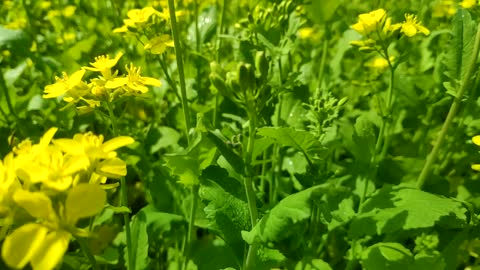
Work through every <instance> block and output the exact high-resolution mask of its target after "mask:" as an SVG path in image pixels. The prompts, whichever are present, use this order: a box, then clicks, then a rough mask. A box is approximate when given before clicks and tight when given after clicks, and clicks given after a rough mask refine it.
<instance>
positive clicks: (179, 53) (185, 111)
mask: <svg viewBox="0 0 480 270" xmlns="http://www.w3.org/2000/svg"><path fill="white" fill-rule="evenodd" d="M168 9H169V11H170V21H171V26H172V36H173V43H174V44H175V55H176V57H177V68H178V76H179V78H180V91H181V95H182V107H183V115H184V117H185V127H186V136H187V141H188V142H190V136H189V135H188V134H189V132H190V129H191V128H192V124H191V121H190V111H189V107H188V100H187V88H186V86H185V71H184V67H183V56H182V53H183V50H182V46H181V44H180V33H179V31H178V24H177V17H176V15H175V3H174V0H168Z"/></svg>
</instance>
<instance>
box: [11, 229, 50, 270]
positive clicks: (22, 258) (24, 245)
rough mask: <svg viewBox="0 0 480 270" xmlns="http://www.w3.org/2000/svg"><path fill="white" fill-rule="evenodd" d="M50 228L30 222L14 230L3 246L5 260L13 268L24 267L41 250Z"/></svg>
mask: <svg viewBox="0 0 480 270" xmlns="http://www.w3.org/2000/svg"><path fill="white" fill-rule="evenodd" d="M47 232H48V229H47V228H46V227H44V226H42V225H40V224H34V223H29V224H25V225H23V226H22V227H20V228H18V229H16V230H15V231H13V232H12V233H11V234H10V235H8V236H7V237H6V238H5V241H4V242H3V246H2V258H3V261H4V262H5V263H6V264H7V265H8V266H10V267H11V268H23V267H25V265H26V264H27V263H28V262H29V261H30V259H31V258H32V257H33V256H34V255H35V254H36V253H37V252H38V251H39V248H40V247H41V245H42V243H43V242H44V240H45V236H46V235H47Z"/></svg>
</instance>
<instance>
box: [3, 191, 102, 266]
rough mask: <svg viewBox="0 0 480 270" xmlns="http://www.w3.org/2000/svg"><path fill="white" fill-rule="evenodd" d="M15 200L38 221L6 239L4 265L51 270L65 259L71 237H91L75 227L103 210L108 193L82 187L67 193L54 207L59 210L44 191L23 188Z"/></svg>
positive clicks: (22, 227)
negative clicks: (29, 266)
mask: <svg viewBox="0 0 480 270" xmlns="http://www.w3.org/2000/svg"><path fill="white" fill-rule="evenodd" d="M13 200H14V201H15V203H16V204H17V205H18V206H19V207H21V208H23V209H24V210H25V211H27V212H28V214H30V215H31V216H32V217H33V218H35V219H37V220H38V222H35V223H27V224H25V225H22V226H21V227H19V228H17V229H16V230H14V231H13V232H12V233H11V234H9V235H8V236H7V237H6V238H5V241H4V242H3V246H2V258H3V260H4V262H5V263H6V264H7V265H8V266H9V267H12V268H24V267H25V266H26V265H27V264H28V263H30V265H31V266H32V268H33V270H51V269H54V268H55V267H56V266H57V265H58V264H59V263H60V261H61V260H62V258H63V255H64V254H65V252H66V251H67V248H68V244H69V242H70V238H71V237H72V235H75V236H81V237H85V236H87V235H88V233H87V232H86V231H84V230H82V229H79V228H76V223H77V222H78V220H79V219H82V218H86V217H91V216H94V215H96V214H98V213H99V212H100V211H101V210H102V209H103V208H104V206H105V203H106V192H105V191H104V190H103V189H102V188H101V187H100V186H98V185H94V184H79V185H77V186H75V187H73V188H72V189H70V190H69V191H68V193H67V197H66V199H65V201H63V202H61V203H56V204H55V206H56V207H58V209H57V211H55V209H54V204H53V203H52V200H51V199H50V198H49V197H48V196H47V195H46V194H45V193H43V192H30V191H26V190H22V189H20V190H18V191H17V192H16V193H15V194H14V196H13ZM59 204H61V205H59ZM62 209H63V210H62Z"/></svg>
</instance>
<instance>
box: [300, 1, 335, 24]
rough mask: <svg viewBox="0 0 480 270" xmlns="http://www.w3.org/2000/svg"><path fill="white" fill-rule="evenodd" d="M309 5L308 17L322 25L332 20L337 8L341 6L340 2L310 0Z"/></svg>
mask: <svg viewBox="0 0 480 270" xmlns="http://www.w3.org/2000/svg"><path fill="white" fill-rule="evenodd" d="M311 3H312V4H311V6H310V7H308V8H307V10H308V17H309V18H310V19H312V20H313V21H314V22H316V23H319V24H323V23H325V22H328V21H329V20H330V19H331V18H332V16H333V15H334V14H335V10H336V9H337V7H338V6H339V5H340V4H342V1H339V0H312V2H311Z"/></svg>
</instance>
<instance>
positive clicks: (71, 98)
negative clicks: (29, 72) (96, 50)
mask: <svg viewBox="0 0 480 270" xmlns="http://www.w3.org/2000/svg"><path fill="white" fill-rule="evenodd" d="M122 55H123V54H122V53H118V54H117V56H115V58H113V59H111V58H110V57H109V56H108V55H102V56H98V57H96V58H95V62H93V63H90V64H91V66H90V67H82V68H81V69H80V70H78V71H76V72H74V73H73V74H71V75H70V76H69V75H67V74H66V73H63V78H58V77H56V78H55V80H56V82H55V83H54V84H50V85H47V86H46V87H45V90H44V93H43V98H55V97H59V96H63V100H64V101H66V102H68V103H70V104H75V105H78V104H79V103H80V105H78V106H77V109H78V110H79V111H80V112H81V113H86V112H89V111H92V110H93V109H94V108H96V107H98V106H100V104H101V101H108V102H110V101H112V100H114V99H115V98H118V97H122V96H131V95H141V94H144V93H146V92H148V87H147V86H149V85H150V86H160V80H158V79H155V78H151V77H143V76H141V75H140V71H141V69H140V67H136V66H134V65H133V64H132V63H130V65H129V66H126V67H125V68H126V70H127V75H123V76H120V75H118V70H113V68H114V66H115V65H116V64H117V63H118V61H119V59H120V58H121V57H122ZM86 71H94V72H98V73H99V75H98V76H97V77H96V78H94V79H91V80H90V82H89V83H87V82H86V81H84V80H83V77H84V76H85V73H86Z"/></svg>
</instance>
